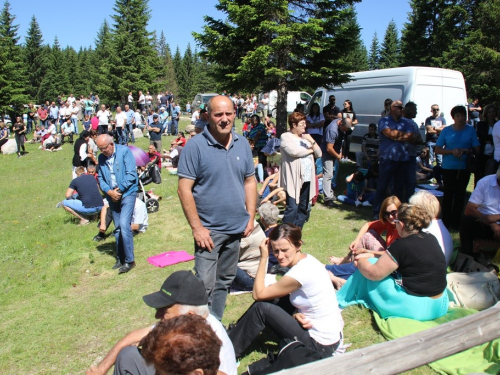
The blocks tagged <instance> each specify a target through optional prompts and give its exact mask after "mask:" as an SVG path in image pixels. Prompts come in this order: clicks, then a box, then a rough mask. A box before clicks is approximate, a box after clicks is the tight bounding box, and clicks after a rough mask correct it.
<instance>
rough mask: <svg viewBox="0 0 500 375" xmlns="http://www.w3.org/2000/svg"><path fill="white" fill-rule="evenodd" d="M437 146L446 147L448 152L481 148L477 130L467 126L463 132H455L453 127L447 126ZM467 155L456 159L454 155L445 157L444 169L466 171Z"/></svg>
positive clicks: (440, 135)
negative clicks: (456, 149)
mask: <svg viewBox="0 0 500 375" xmlns="http://www.w3.org/2000/svg"><path fill="white" fill-rule="evenodd" d="M436 146H439V147H445V148H446V149H448V150H453V149H454V148H473V147H477V146H479V140H478V139H477V134H476V130H475V129H474V128H473V127H472V126H470V125H465V127H464V128H463V129H462V130H455V129H454V128H453V125H450V126H447V127H446V128H444V129H443V130H442V131H441V133H440V134H439V138H438V140H437V142H436ZM466 168H467V155H465V154H463V155H462V156H461V157H460V158H456V157H455V156H453V155H452V154H446V155H443V169H466Z"/></svg>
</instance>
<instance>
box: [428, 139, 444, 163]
mask: <svg viewBox="0 0 500 375" xmlns="http://www.w3.org/2000/svg"><path fill="white" fill-rule="evenodd" d="M427 147H429V157H430V161H431V164H432V163H434V160H435V161H436V165H439V166H441V165H443V155H441V154H439V155H436V152H435V148H436V142H427Z"/></svg>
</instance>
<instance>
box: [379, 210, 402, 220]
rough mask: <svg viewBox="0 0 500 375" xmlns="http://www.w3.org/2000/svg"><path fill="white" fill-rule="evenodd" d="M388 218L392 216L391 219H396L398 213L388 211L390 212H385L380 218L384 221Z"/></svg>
mask: <svg viewBox="0 0 500 375" xmlns="http://www.w3.org/2000/svg"><path fill="white" fill-rule="evenodd" d="M389 216H392V217H398V211H396V210H394V211H390V212H387V211H386V212H384V213H383V214H382V217H383V218H384V219H388V218H389Z"/></svg>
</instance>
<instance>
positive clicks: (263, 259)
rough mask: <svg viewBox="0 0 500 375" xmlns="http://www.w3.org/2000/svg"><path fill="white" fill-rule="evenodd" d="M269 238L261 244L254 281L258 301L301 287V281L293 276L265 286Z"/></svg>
mask: <svg viewBox="0 0 500 375" xmlns="http://www.w3.org/2000/svg"><path fill="white" fill-rule="evenodd" d="M270 246H271V245H270V243H269V239H267V238H265V239H264V240H262V242H261V244H260V262H259V268H258V269H257V274H256V275H255V281H254V283H253V292H252V295H253V298H254V300H256V301H265V300H269V299H274V298H279V297H284V296H286V295H288V294H290V293H291V292H293V291H294V290H297V289H299V288H300V287H301V285H300V283H299V282H298V281H297V280H295V279H294V278H292V277H289V276H283V277H282V278H281V279H280V280H279V281H278V282H277V283H274V284H272V285H269V286H268V287H266V286H265V283H264V279H265V277H266V272H267V261H268V258H269V247H270Z"/></svg>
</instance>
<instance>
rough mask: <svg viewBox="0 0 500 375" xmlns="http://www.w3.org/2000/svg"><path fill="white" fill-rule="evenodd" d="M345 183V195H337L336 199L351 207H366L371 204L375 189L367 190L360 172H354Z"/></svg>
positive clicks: (365, 182)
mask: <svg viewBox="0 0 500 375" xmlns="http://www.w3.org/2000/svg"><path fill="white" fill-rule="evenodd" d="M345 182H346V184H347V192H346V195H339V196H338V197H337V199H338V200H339V201H341V202H342V203H345V204H350V205H353V206H356V207H358V206H360V205H363V206H368V207H370V206H371V205H372V204H373V200H374V199H375V189H369V188H368V187H367V186H366V185H367V181H366V179H365V175H364V174H363V172H361V171H356V172H354V173H353V174H351V175H349V176H347V177H346V179H345Z"/></svg>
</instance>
